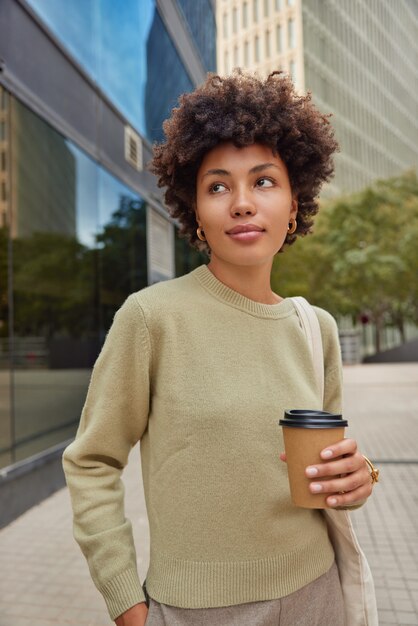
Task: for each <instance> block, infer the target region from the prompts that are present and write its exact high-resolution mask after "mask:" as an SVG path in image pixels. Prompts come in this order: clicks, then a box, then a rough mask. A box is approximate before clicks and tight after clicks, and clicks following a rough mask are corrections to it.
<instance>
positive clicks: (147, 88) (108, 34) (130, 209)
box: [0, 0, 216, 467]
mask: <svg viewBox="0 0 418 626" xmlns="http://www.w3.org/2000/svg"><path fill="white" fill-rule="evenodd" d="M173 11H174V13H173ZM11 24H13V30H14V32H13V35H12V34H10V29H11ZM215 39H216V35H215V20H214V13H213V6H212V3H211V2H210V1H209V0H196V1H194V2H187V1H186V0H178V1H177V2H176V0H170V1H169V2H168V1H163V0H161V1H157V0H155V2H154V1H153V0H141V2H138V1H137V0H124V2H122V3H120V2H113V0H91V1H89V2H85V1H84V0H74V2H72V8H71V11H68V10H67V8H66V4H65V3H61V2H56V0H30V1H29V0H28V1H24V0H2V2H1V3H0V58H1V59H2V63H3V65H2V66H1V67H0V467H5V466H9V465H12V464H14V463H16V462H17V461H21V460H23V459H26V458H28V457H31V456H32V455H35V454H38V453H42V452H43V451H46V450H47V449H49V448H51V447H53V446H56V445H58V444H60V443H62V442H65V441H66V440H68V439H69V438H71V437H72V436H73V435H74V433H75V430H76V427H77V424H78V420H79V417H80V411H81V408H82V405H83V402H84V399H85V395H86V390H87V386H88V382H89V378H90V372H91V368H92V365H93V363H94V361H95V359H96V357H97V354H98V352H99V350H100V348H101V345H102V344H103V341H104V338H105V336H106V333H107V331H108V329H109V326H110V324H111V322H112V319H113V316H114V313H115V311H116V310H117V309H118V308H119V307H120V305H121V304H122V303H123V301H124V300H125V298H126V297H127V296H128V295H129V294H130V293H132V292H133V291H137V290H139V289H141V288H143V287H145V286H146V285H147V284H150V283H152V282H154V281H155V280H161V279H166V278H171V277H174V276H176V275H180V274H183V273H185V272H187V271H190V270H191V269H193V267H195V266H196V265H198V264H200V263H202V262H203V261H204V259H203V258H202V257H201V256H200V255H198V254H197V253H195V252H194V251H192V250H191V249H190V248H189V247H188V245H187V244H186V243H185V242H184V241H183V240H181V239H179V238H178V237H177V234H176V233H177V229H176V226H175V224H174V223H173V221H172V220H171V218H169V216H168V214H167V212H166V210H165V208H164V206H163V204H162V200H161V193H160V192H159V191H158V189H157V188H156V183H155V180H154V178H153V177H152V175H151V174H149V173H148V172H147V171H146V169H145V164H146V162H147V161H148V160H149V158H150V157H151V144H152V142H153V141H155V140H160V139H161V138H162V130H161V127H162V122H163V120H164V119H165V118H166V117H167V116H168V115H169V113H170V110H171V108H172V107H173V106H174V105H175V104H176V102H177V99H178V96H179V95H180V94H181V93H183V92H185V91H189V90H191V89H193V87H194V86H195V85H196V84H198V83H199V82H200V81H201V80H203V79H204V77H205V73H206V71H208V70H213V69H215ZM25 45H26V46H28V50H31V54H29V55H26V58H25V61H24V62H23V61H22V62H21V61H20V55H19V50H20V47H22V48H23V50H22V56H23V57H25V54H24V47H25ZM38 68H39V69H38ZM127 129H130V131H132V133H133V135H132V136H133V137H134V138H136V140H135V141H136V143H135V142H134V144H132V145H131V144H129V139H128V140H127V137H129V136H131V135H127V134H126V130H127ZM127 141H128V148H130V149H131V152H132V150H134V152H135V151H137V152H138V153H139V155H140V156H141V155H142V160H141V158H139V159H138V162H137V163H136V166H135V167H134V166H133V165H132V163H131V162H129V160H128V159H127V157H126V154H124V149H125V151H126V145H127V143H126V142H127ZM128 152H129V150H128Z"/></svg>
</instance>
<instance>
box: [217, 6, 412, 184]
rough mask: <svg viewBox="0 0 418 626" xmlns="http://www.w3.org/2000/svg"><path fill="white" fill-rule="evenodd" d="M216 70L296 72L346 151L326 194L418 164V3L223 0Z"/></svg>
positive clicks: (302, 88) (301, 87)
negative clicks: (237, 68) (240, 68)
mask: <svg viewBox="0 0 418 626" xmlns="http://www.w3.org/2000/svg"><path fill="white" fill-rule="evenodd" d="M217 25H218V44H217V55H218V69H219V72H220V73H221V74H222V73H223V74H227V73H229V72H230V71H231V70H232V68H233V67H237V66H240V67H245V68H248V69H250V70H256V71H258V72H259V73H260V74H262V75H267V74H268V73H270V72H271V71H273V70H278V69H281V70H283V71H284V72H286V73H289V74H290V75H291V77H292V79H293V81H294V83H295V86H296V88H297V90H298V91H299V92H300V93H304V92H306V91H307V90H311V91H312V93H313V98H314V100H315V102H316V103H317V104H318V106H319V108H320V109H321V110H323V111H324V112H331V113H333V119H332V124H333V126H334V128H335V130H336V135H337V138H338V140H339V142H340V145H341V153H340V154H338V155H337V157H336V176H335V178H334V180H333V182H332V184H331V185H330V186H329V187H328V189H327V190H326V191H327V193H340V192H350V191H355V190H357V189H360V188H362V187H364V186H365V185H367V184H368V183H370V182H371V181H372V180H374V179H376V178H384V177H389V176H393V175H395V174H398V173H400V172H402V171H404V170H406V169H408V168H411V167H417V166H418V8H417V3H416V2H415V1H414V0H399V1H398V2H392V0H219V2H218V4H217Z"/></svg>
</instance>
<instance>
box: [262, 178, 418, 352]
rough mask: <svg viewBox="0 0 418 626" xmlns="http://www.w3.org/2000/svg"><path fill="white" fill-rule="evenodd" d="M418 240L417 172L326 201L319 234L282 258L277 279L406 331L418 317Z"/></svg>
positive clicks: (335, 309)
mask: <svg viewBox="0 0 418 626" xmlns="http://www.w3.org/2000/svg"><path fill="white" fill-rule="evenodd" d="M417 242H418V179H417V175H416V173H415V172H413V171H410V172H406V173H405V174H403V175H401V176H397V177H394V178H390V179H388V180H380V181H377V182H376V183H375V184H374V185H372V186H370V187H368V188H366V189H364V190H363V191H361V192H359V193H355V194H352V195H350V196H345V197H342V198H337V199H334V200H332V201H328V202H327V203H324V204H323V206H322V207H321V211H320V214H319V216H318V219H317V223H316V225H315V234H314V236H312V235H309V236H308V237H307V238H306V239H305V240H303V241H299V242H297V243H296V244H295V246H294V247H292V248H289V249H288V250H286V251H285V253H284V254H279V255H278V256H277V257H276V261H275V263H274V268H273V274H272V286H273V288H274V289H275V290H278V291H279V293H281V294H283V295H296V294H299V295H304V296H305V297H307V298H308V299H309V300H310V301H311V302H312V303H314V304H318V305H319V306H323V307H324V308H326V309H328V310H329V311H330V312H332V313H333V314H334V315H337V316H338V315H347V314H349V315H351V316H352V317H353V319H358V318H359V316H362V315H367V316H368V318H369V319H370V320H371V321H373V322H374V323H375V324H376V326H377V329H378V331H380V329H381V328H382V327H383V325H384V324H393V325H396V326H397V327H398V328H399V329H400V331H401V333H403V327H404V323H405V322H406V321H411V322H413V323H418V245H417ZM377 344H379V342H378V341H377ZM377 347H379V346H378V345H377Z"/></svg>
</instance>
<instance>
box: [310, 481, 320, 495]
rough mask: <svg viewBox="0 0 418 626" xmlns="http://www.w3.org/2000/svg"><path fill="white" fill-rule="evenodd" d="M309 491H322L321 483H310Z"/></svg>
mask: <svg viewBox="0 0 418 626" xmlns="http://www.w3.org/2000/svg"><path fill="white" fill-rule="evenodd" d="M311 491H313V492H314V493H319V492H320V491H322V485H321V484H320V483H312V484H311Z"/></svg>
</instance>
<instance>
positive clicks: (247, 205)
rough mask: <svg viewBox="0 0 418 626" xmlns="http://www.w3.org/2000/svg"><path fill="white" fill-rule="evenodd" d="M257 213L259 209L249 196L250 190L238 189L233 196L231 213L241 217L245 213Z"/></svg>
mask: <svg viewBox="0 0 418 626" xmlns="http://www.w3.org/2000/svg"><path fill="white" fill-rule="evenodd" d="M256 213H257V209H256V207H255V205H254V202H253V201H252V200H251V198H250V197H249V196H248V192H246V191H245V190H241V191H237V193H236V194H235V195H234V196H233V197H232V203H231V215H233V216H234V217H241V216H243V215H255V214H256Z"/></svg>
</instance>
